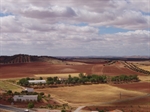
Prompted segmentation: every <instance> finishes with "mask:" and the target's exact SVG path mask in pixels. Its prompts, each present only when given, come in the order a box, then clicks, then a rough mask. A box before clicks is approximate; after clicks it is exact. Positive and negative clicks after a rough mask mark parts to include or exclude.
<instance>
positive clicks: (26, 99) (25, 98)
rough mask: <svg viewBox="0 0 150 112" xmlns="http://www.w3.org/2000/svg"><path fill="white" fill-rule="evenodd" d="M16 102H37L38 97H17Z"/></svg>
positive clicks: (14, 98)
mask: <svg viewBox="0 0 150 112" xmlns="http://www.w3.org/2000/svg"><path fill="white" fill-rule="evenodd" d="M13 100H14V101H37V100H38V95H15V96H14V97H13Z"/></svg>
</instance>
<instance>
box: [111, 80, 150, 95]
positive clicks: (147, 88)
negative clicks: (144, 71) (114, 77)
mask: <svg viewBox="0 0 150 112" xmlns="http://www.w3.org/2000/svg"><path fill="white" fill-rule="evenodd" d="M112 86H115V87H119V88H123V89H127V90H134V91H141V92H146V93H150V83H148V82H134V83H123V84H112Z"/></svg>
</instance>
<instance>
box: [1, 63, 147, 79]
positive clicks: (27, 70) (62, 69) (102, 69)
mask: <svg viewBox="0 0 150 112" xmlns="http://www.w3.org/2000/svg"><path fill="white" fill-rule="evenodd" d="M72 63H73V62H72ZM54 73H86V74H98V75H103V74H104V75H121V74H125V75H133V74H136V75H144V74H141V73H138V72H135V71H132V70H130V69H128V68H125V67H124V65H123V64H122V63H120V62H116V63H114V64H111V65H108V64H83V65H82V64H80V65H79V64H67V65H66V64H59V65H56V64H50V63H47V62H34V63H23V64H7V65H0V78H16V77H34V75H35V74H54Z"/></svg>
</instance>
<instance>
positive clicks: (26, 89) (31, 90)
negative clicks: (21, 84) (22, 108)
mask: <svg viewBox="0 0 150 112" xmlns="http://www.w3.org/2000/svg"><path fill="white" fill-rule="evenodd" d="M23 91H27V92H34V89H33V88H25V89H24V90H23Z"/></svg>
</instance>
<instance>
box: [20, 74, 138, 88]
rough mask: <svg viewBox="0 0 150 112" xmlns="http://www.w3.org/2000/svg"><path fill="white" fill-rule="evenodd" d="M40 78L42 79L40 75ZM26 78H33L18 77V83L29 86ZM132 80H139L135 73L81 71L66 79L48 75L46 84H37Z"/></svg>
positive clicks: (97, 82)
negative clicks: (117, 74)
mask: <svg viewBox="0 0 150 112" xmlns="http://www.w3.org/2000/svg"><path fill="white" fill-rule="evenodd" d="M40 79H43V78H42V77H40ZM28 80H34V79H33V78H23V79H20V80H19V82H18V84H20V85H22V86H30V85H32V84H29V82H28ZM110 81H111V82H131V81H132V82H133V81H139V78H138V76H137V75H129V76H128V75H119V76H113V77H110V76H106V75H95V74H91V75H87V76H86V75H84V74H83V73H80V74H79V76H78V77H77V76H75V77H72V76H71V75H69V76H68V78H66V79H62V78H59V77H57V76H56V77H48V78H47V80H46V84H42V83H41V84H37V85H59V84H65V85H70V84H73V85H76V84H87V83H88V84H89V83H91V84H99V83H107V82H110Z"/></svg>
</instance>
